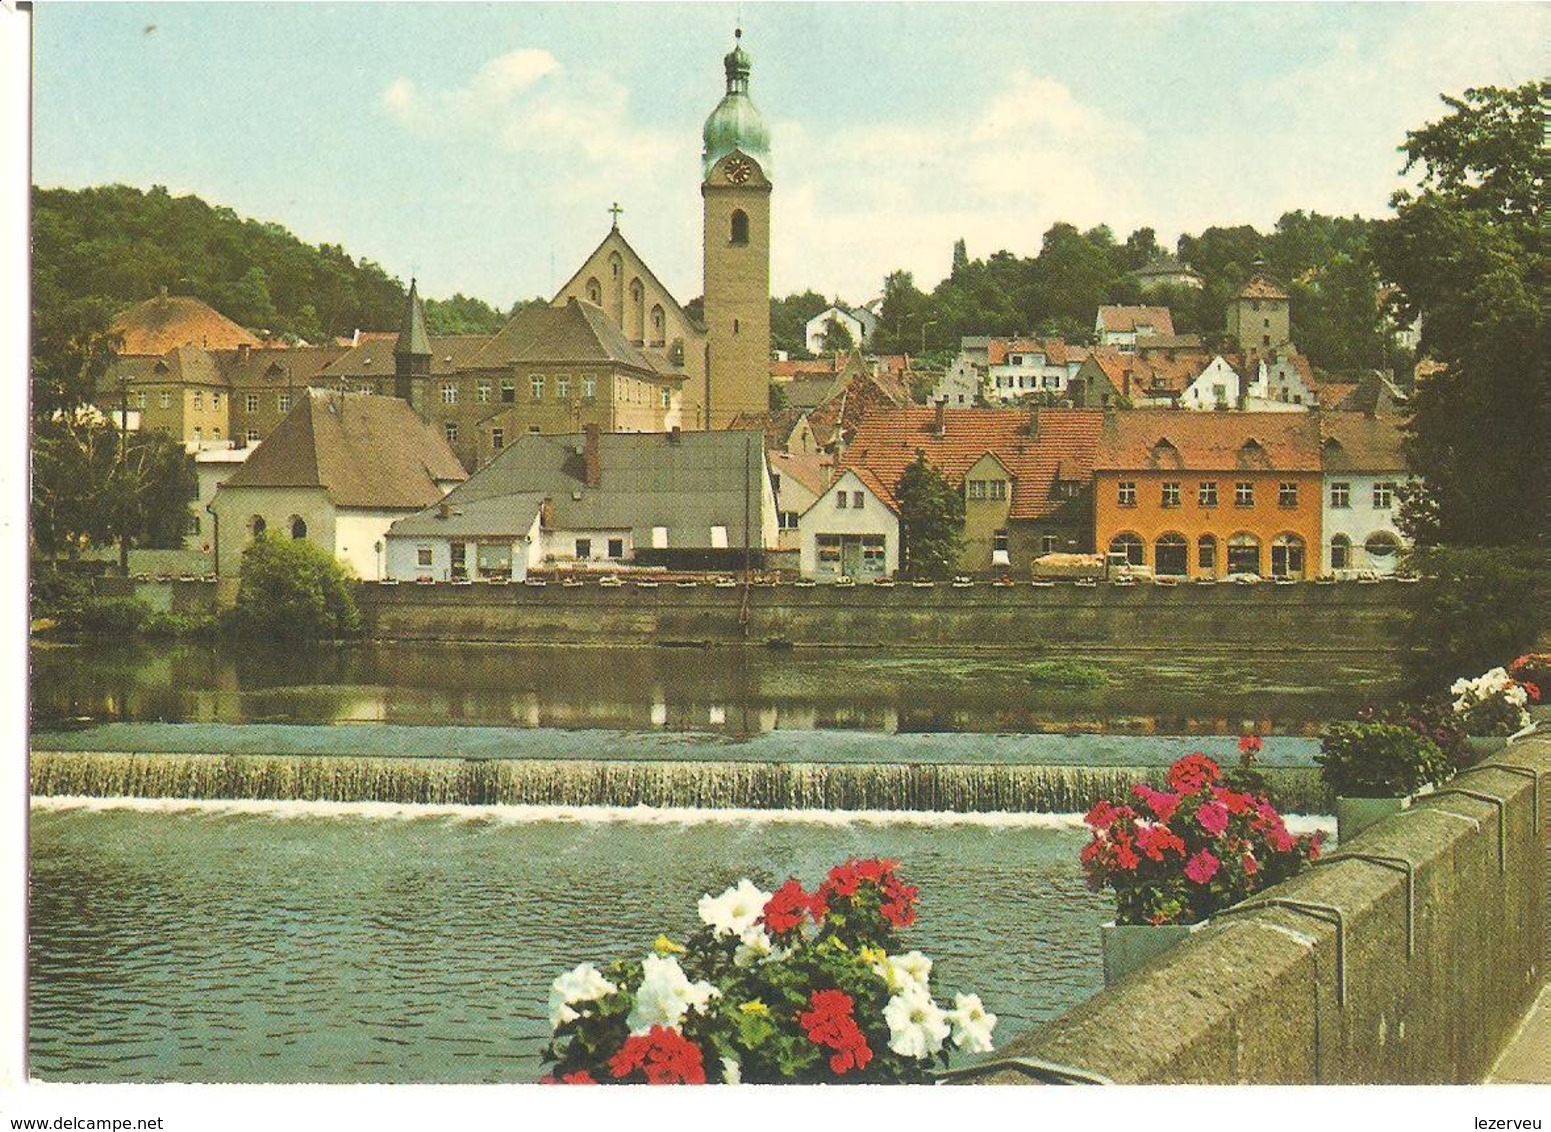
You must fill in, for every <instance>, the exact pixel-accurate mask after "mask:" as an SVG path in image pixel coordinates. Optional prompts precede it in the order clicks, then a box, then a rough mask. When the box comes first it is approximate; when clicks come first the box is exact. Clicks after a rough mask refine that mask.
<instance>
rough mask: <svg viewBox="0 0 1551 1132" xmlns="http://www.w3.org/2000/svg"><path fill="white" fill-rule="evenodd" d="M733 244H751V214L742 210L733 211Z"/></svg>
mask: <svg viewBox="0 0 1551 1132" xmlns="http://www.w3.org/2000/svg"><path fill="white" fill-rule="evenodd" d="M732 242H733V243H735V244H746V243H748V242H749V214H748V213H746V212H744V211H743V209H741V208H739V209H734V210H733V214H732Z"/></svg>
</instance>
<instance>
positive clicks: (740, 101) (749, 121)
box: [701, 28, 770, 177]
mask: <svg viewBox="0 0 1551 1132" xmlns="http://www.w3.org/2000/svg"><path fill="white" fill-rule="evenodd" d="M736 36H737V38H738V39H740V40H741V39H742V37H743V31H742V29H741V28H740V29H739V30H738V31H737V33H736ZM722 62H723V65H724V66H725V67H726V69H727V93H726V94H725V95H723V96H722V100H721V102H720V103H718V104H717V107H716V109H715V110H713V111H711V116H710V117H709V118H707V119H706V121H705V130H704V131H703V132H702V134H701V138H702V140H703V141H704V143H705V148H704V150H703V151H702V154H701V173H702V175H703V176H707V177H708V176H710V175H711V170H712V169H713V168H715V166H716V163H717V162H718V161H720V160H721V159H722V158H724V157H726V156H727V155H728V154H729V153H731V152H732V151H733V150H738V151H739V152H741V153H744V154H746V155H748V156H749V157H752V158H754V159H755V160H756V161H758V162H759V166H760V169H761V170H762V171H763V172H764V174H765V176H766V177H769V176H770V128H769V127H768V126H766V125H765V120H764V119H763V118H762V117H760V114H759V110H758V109H757V108H756V107H755V106H754V100H753V99H751V98H750V97H749V71H750V70H751V68H752V60H751V59H750V58H749V53H748V52H747V51H745V50H743V45H742V44H741V43H738V44H736V45H735V46H734V47H733V49H732V50H731V51H730V52H728V54H727V57H726V58H725V59H724V60H723V61H722Z"/></svg>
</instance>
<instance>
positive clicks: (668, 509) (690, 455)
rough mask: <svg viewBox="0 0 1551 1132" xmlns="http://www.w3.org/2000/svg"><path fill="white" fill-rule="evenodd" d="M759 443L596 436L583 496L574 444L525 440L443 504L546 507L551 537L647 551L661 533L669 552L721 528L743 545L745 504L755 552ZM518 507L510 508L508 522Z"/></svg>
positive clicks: (577, 442)
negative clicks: (593, 477)
mask: <svg viewBox="0 0 1551 1132" xmlns="http://www.w3.org/2000/svg"><path fill="white" fill-rule="evenodd" d="M764 444H765V437H764V433H762V432H750V431H740V432H686V433H680V434H679V435H678V437H677V439H675V438H674V437H673V435H672V434H670V433H660V432H657V433H652V432H647V433H639V432H638V433H603V434H601V435H600V436H599V437H598V455H599V464H600V466H601V472H602V474H601V476H600V479H599V485H598V486H597V487H596V488H590V487H587V486H586V484H585V468H584V461H583V456H582V451H583V448H584V445H585V438H584V437H583V436H581V435H570V436H539V435H536V434H532V433H528V434H525V435H523V436H522V437H520V438H519V439H518V440H517V441H516V442H515V443H513V444H511V445H510V446H509V447H507V449H506V450H505V451H504V452H502V453H501V455H500V456H498V457H497V458H496V459H495V460H492V461H491V462H490V463H489V464H487V465H486V466H485V467H484V468H481V469H480V470H479V471H478V472H476V473H475V474H474V475H473V476H471V477H470V478H469V480H468V482H466V483H463V484H460V485H459V486H458V487H456V488H454V489H453V491H452V492H451V493H450V494H449V495H448V496H447V498H446V500H445V502H446V504H447V505H448V507H449V508H461V509H463V511H464V513H465V516H468V515H470V514H471V513H472V512H473V505H474V504H477V503H482V502H485V501H495V500H511V499H514V498H517V497H522V498H523V499H526V498H527V497H537V498H539V499H540V500H543V499H546V498H547V499H549V500H550V502H551V505H552V507H553V518H552V522H551V523H550V526H552V527H553V528H556V529H561V530H632V531H633V532H634V535H635V541H636V545H638V546H650V545H651V533H652V528H653V527H667V528H668V545H669V546H670V547H672V548H676V549H684V548H694V547H701V548H703V547H709V546H710V545H711V528H712V527H713V526H724V527H726V528H727V543H728V546H730V547H738V546H742V545H743V540H744V521H743V520H744V511H745V504H746V505H747V511H748V517H749V526H750V530H749V541H750V543H751V544H752V545H754V546H758V545H760V538H761V534H760V532H761V519H762V513H761V512H762V507H763V505H764V502H763V501H764V498H765V496H764V492H765V490H766V489H767V488H768V484H769V478H768V473H767V471H766V469H765V463H764ZM523 506H526V504H525V503H523V504H522V505H521V506H518V505H515V504H514V505H511V513H512V514H513V516H514V518H516V517H518V516H520V515H521V513H522V507H523ZM434 510H435V509H434V508H431V509H429V511H434ZM429 511H428V512H422V515H427V514H428V513H429ZM422 515H417V516H415V517H414V520H413V522H414V523H415V526H414V527H413V529H414V530H416V531H419V530H421V529H422V528H421V527H420V525H419V521H420V519H421V517H422ZM429 521H430V522H435V520H434V519H430V520H429ZM531 521H532V512H531V511H529V512H527V519H526V520H523V521H522V523H521V527H520V529H516V528H514V529H513V531H511V532H510V533H513V534H518V533H522V532H525V531H526V530H527V529H528V524H529V523H530V522H531ZM406 529H410V528H406ZM394 533H395V534H398V533H401V532H400V531H399V530H397V529H395V531H394ZM488 533H501V534H505V533H508V532H488Z"/></svg>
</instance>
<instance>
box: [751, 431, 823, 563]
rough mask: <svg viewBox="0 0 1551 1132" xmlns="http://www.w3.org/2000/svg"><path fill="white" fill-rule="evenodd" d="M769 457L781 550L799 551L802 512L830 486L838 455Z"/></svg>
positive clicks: (783, 454)
mask: <svg viewBox="0 0 1551 1132" xmlns="http://www.w3.org/2000/svg"><path fill="white" fill-rule="evenodd" d="M810 435H811V433H810ZM766 459H767V460H768V461H769V463H770V485H771V487H772V488H773V489H774V490H775V503H776V515H777V523H776V525H777V526H778V527H779V529H780V535H779V537H778V540H777V545H778V547H779V549H781V550H798V549H799V548H800V546H801V542H802V536H801V533H800V531H799V529H798V526H799V521H800V519H801V517H802V513H803V512H804V511H806V510H807V509H808V508H809V507H812V506H813V503H814V501H815V500H816V499H818V497H819V496H820V495H821V494H823V492H824V489H825V488H826V487H828V486H829V480H830V476H831V475H832V474H833V473H834V470H835V458H834V457H833V456H831V455H829V454H828V453H826V452H811V451H810V452H787V451H771V452H768V453H766Z"/></svg>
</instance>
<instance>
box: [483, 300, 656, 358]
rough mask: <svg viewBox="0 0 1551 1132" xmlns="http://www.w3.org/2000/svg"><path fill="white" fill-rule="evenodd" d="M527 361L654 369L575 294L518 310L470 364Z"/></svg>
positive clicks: (617, 329)
mask: <svg viewBox="0 0 1551 1132" xmlns="http://www.w3.org/2000/svg"><path fill="white" fill-rule="evenodd" d="M525 362H560V363H565V364H575V363H578V362H601V363H606V364H613V365H624V366H630V367H631V368H633V369H638V370H642V371H644V372H646V373H650V374H657V373H658V370H657V368H656V367H655V366H653V365H652V361H651V359H650V358H648V357H647V356H646V354H644V353H643V352H642V351H641V350H640V349H639V348H638V347H636V346H633V345H631V343H630V340H629V339H628V338H626V337H625V336H624V334H623V333H622V332H621V331H620V329H619V327H617V326H615V325H614V323H613V321H612V320H611V319H610V318H609V316H608V315H606V314H604V313H603V311H602V310H600V309H599V308H598V307H595V306H593V305H592V304H591V303H584V302H581V301H580V300H579V299H574V298H573V299H569V300H567V301H566V303H565V305H564V306H558V307H551V306H531V307H525V308H524V309H522V310H520V311H518V312H517V313H516V314H515V315H513V316H512V319H511V321H510V322H508V323H507V324H506V325H505V326H503V327H502V328H501V329H500V330H499V331H498V332H497V333H496V334H495V336H494V337H493V338H491V339H490V340H489V341H488V342H486V343H485V345H484V347H483V349H481V350H480V351H479V352H478V354H477V355H475V357H474V359H473V360H472V362H471V364H472V365H474V366H478V367H484V368H493V367H505V366H510V365H512V364H514V363H516V364H522V363H525ZM661 376H664V377H669V376H673V375H671V374H662V375H661Z"/></svg>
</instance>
